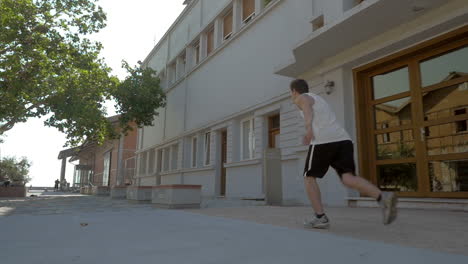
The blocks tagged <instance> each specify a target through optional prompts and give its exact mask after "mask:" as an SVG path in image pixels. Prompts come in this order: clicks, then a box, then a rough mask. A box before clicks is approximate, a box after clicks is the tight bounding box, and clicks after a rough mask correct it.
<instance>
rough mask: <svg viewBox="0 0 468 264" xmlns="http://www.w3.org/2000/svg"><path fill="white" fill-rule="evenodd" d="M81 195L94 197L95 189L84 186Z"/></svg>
mask: <svg viewBox="0 0 468 264" xmlns="http://www.w3.org/2000/svg"><path fill="white" fill-rule="evenodd" d="M80 193H81V194H84V195H93V187H91V186H84V187H81V188H80Z"/></svg>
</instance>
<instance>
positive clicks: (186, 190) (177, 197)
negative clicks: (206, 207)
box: [151, 184, 202, 209]
mask: <svg viewBox="0 0 468 264" xmlns="http://www.w3.org/2000/svg"><path fill="white" fill-rule="evenodd" d="M201 187H202V186H201V185H186V184H173V185H159V186H155V187H153V194H152V199H151V202H152V203H153V204H154V205H156V206H157V207H161V208H168V209H181V208H200V203H201Z"/></svg>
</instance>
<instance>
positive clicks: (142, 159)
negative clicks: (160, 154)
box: [140, 152, 148, 175]
mask: <svg viewBox="0 0 468 264" xmlns="http://www.w3.org/2000/svg"><path fill="white" fill-rule="evenodd" d="M147 155H148V153H147V152H143V153H141V154H140V175H146V156H147Z"/></svg>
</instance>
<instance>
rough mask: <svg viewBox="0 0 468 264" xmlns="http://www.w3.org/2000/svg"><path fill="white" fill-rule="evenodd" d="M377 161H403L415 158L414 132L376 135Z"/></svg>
mask: <svg viewBox="0 0 468 264" xmlns="http://www.w3.org/2000/svg"><path fill="white" fill-rule="evenodd" d="M376 142H377V159H378V160H385V159H403V158H411V157H414V156H415V148H414V138H413V131H412V130H402V131H396V132H390V133H383V134H379V135H376Z"/></svg>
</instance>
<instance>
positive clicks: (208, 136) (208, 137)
mask: <svg viewBox="0 0 468 264" xmlns="http://www.w3.org/2000/svg"><path fill="white" fill-rule="evenodd" d="M210 148H211V133H210V132H208V133H206V134H205V155H204V156H205V163H204V164H205V166H207V165H210Z"/></svg>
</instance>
